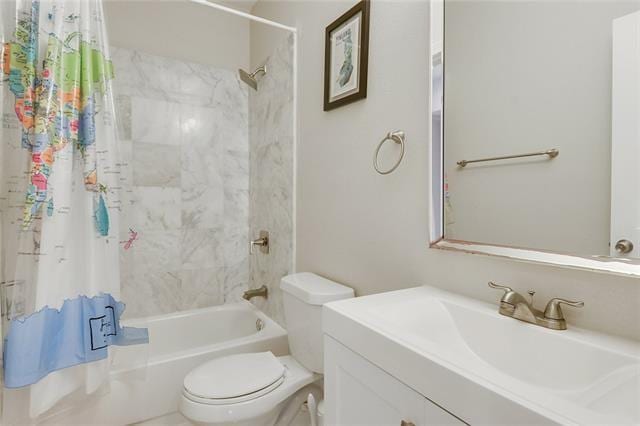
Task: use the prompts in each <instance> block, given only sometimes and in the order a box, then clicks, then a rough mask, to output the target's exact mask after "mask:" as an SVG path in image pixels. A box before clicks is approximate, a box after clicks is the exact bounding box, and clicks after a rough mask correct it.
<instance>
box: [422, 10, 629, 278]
mask: <svg viewBox="0 0 640 426" xmlns="http://www.w3.org/2000/svg"><path fill="white" fill-rule="evenodd" d="M445 1H446V0H434V1H432V2H431V6H430V13H429V19H430V22H429V28H431V29H432V30H431V31H432V33H431V36H433V28H442V33H441V36H442V39H441V40H436V41H435V42H434V41H433V38H432V37H431V38H430V46H431V51H430V52H429V121H430V129H431V131H430V134H429V153H430V162H429V176H430V182H429V201H430V206H431V212H430V213H431V214H430V224H429V231H430V236H429V237H430V238H429V247H430V248H432V249H438V250H448V251H456V252H463V253H470V254H480V255H486V256H493V257H499V258H505V259H512V260H515V261H520V262H526V263H533V264H542V265H550V266H557V267H563V268H571V269H578V270H586V271H592V272H600V273H607V274H614V275H620V276H625V277H635V278H640V259H628V258H615V257H609V256H599V255H594V256H578V255H572V254H569V253H560V252H555V251H550V250H537V249H532V248H524V247H513V246H504V245H496V244H487V243H479V242H472V241H462V240H453V239H447V238H445V229H444V205H445V204H444V197H445V188H444V141H445V139H444V120H445V116H444V94H443V98H442V115H441V116H440V117H441V118H440V123H441V131H440V146H439V147H438V148H439V149H437V150H436V149H435V148H436V146H435V143H436V142H435V141H434V137H433V129H434V120H433V116H434V114H433V113H434V110H433V102H434V100H433V93H434V91H433V88H434V78H433V69H434V66H436V65H438V64H439V63H442V89H443V93H444V81H445V73H444V69H445V65H446V62H445V60H444V59H445V48H444V47H445V42H446V40H444V25H445V22H444V2H445ZM437 8H441V9H440V10H438V9H437ZM439 18H440V19H442V22H440V23H439V24H436V25H434V23H436V19H439Z"/></svg>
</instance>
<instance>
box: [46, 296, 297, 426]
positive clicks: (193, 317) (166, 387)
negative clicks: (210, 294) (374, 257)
mask: <svg viewBox="0 0 640 426" xmlns="http://www.w3.org/2000/svg"><path fill="white" fill-rule="evenodd" d="M257 322H262V325H263V328H262V329H261V330H258V329H257V326H256V323H257ZM123 325H127V326H134V327H136V326H139V327H144V326H146V327H148V328H149V345H148V347H147V346H146V345H144V346H129V347H114V348H113V352H112V353H113V369H112V372H111V389H110V391H109V392H108V393H107V394H105V395H102V396H100V397H97V398H94V399H92V400H91V401H89V402H87V403H84V404H82V406H81V407H77V408H74V409H72V410H71V411H70V412H67V413H61V414H57V415H55V416H52V417H51V418H49V419H47V423H55V424H65V425H70V424H82V425H107V424H108V425H124V424H130V423H135V422H140V421H143V420H147V419H151V418H153V417H158V416H162V415H165V414H169V413H172V412H175V411H177V409H178V400H179V397H180V394H181V392H182V381H183V379H184V376H185V375H186V374H187V373H188V372H189V371H190V370H191V369H192V368H194V367H196V366H198V365H200V364H202V363H203V362H205V361H207V360H210V359H213V358H216V357H219V356H222V355H228V354H234V353H242V352H260V351H271V352H273V353H274V354H275V355H276V356H280V355H286V354H288V352H289V347H288V342H287V333H286V331H285V330H284V329H283V328H282V327H280V326H279V325H278V324H277V323H275V322H274V321H273V320H272V319H270V318H269V317H267V316H266V315H265V314H263V313H262V312H261V311H259V310H258V309H256V308H255V307H254V306H253V305H252V304H250V303H248V302H240V303H235V304H229V305H222V306H215V307H212V308H205V309H197V310H192V311H183V312H178V313H174V314H169V315H161V316H155V317H149V318H143V319H137V320H128V321H123ZM141 360H142V361H146V362H144V364H146V366H144V365H142V366H140V367H137V368H136V367H135V366H134V363H136V362H139V361H141Z"/></svg>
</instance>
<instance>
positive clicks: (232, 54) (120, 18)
mask: <svg viewBox="0 0 640 426" xmlns="http://www.w3.org/2000/svg"><path fill="white" fill-rule="evenodd" d="M246 3H247V2H239V3H238V4H237V5H236V6H237V7H238V8H240V9H242V8H243V6H246ZM104 12H105V15H106V22H107V30H108V33H109V40H110V43H111V44H112V45H114V46H118V47H126V48H128V49H134V50H141V51H143V52H147V53H151V54H154V55H159V56H166V57H172V58H175V59H182V60H184V61H187V62H196V63H203V64H208V65H213V66H215V67H219V68H227V69H231V70H236V69H238V68H245V69H246V68H248V67H249V20H248V19H246V18H241V17H238V16H235V15H232V14H230V13H227V12H222V11H219V10H216V9H213V8H210V7H206V6H202V5H198V4H194V3H190V2H189V1H187V0H105V3H104Z"/></svg>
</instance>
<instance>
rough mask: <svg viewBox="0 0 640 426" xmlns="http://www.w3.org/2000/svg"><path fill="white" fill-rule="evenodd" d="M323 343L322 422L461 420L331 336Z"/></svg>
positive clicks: (398, 424)
mask: <svg viewBox="0 0 640 426" xmlns="http://www.w3.org/2000/svg"><path fill="white" fill-rule="evenodd" d="M324 344H325V367H324V368H325V401H326V402H325V404H326V413H325V419H326V420H325V425H329V426H356V425H367V426H378V425H380V426H383V425H384V426H413V425H415V426H426V425H460V424H464V423H463V422H462V421H461V420H459V419H458V418H457V417H454V416H453V415H451V414H450V413H449V412H447V411H445V410H443V409H442V408H440V407H439V406H437V405H436V404H434V403H433V402H431V401H430V400H429V399H427V398H425V397H424V396H422V395H421V394H419V393H418V392H416V391H414V390H413V389H411V388H410V387H408V386H407V385H405V384H404V383H402V382H400V381H398V380H397V379H395V378H394V377H392V376H391V375H389V374H388V373H386V372H385V371H384V370H382V369H380V368H378V367H376V366H375V365H373V364H372V363H370V362H369V361H367V360H366V359H365V358H363V357H361V356H360V355H358V354H356V353H354V352H352V351H351V350H350V349H348V348H347V347H345V346H343V345H342V344H341V343H339V342H338V341H336V340H334V339H333V338H331V337H329V336H327V335H325V337H324Z"/></svg>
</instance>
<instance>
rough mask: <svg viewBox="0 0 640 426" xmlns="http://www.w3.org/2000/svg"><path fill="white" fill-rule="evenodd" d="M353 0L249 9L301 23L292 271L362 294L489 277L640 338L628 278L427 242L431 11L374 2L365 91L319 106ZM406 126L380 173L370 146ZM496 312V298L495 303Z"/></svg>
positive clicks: (636, 287)
mask: <svg viewBox="0 0 640 426" xmlns="http://www.w3.org/2000/svg"><path fill="white" fill-rule="evenodd" d="M353 3H354V2H352V1H348V2H344V1H335V2H320V1H287V2H282V1H265V0H261V1H259V2H258V3H257V4H256V6H255V7H254V8H253V12H254V14H257V15H259V16H263V17H265V18H269V19H273V20H276V21H279V22H282V23H284V24H287V25H292V26H296V27H297V28H298V29H299V31H300V34H299V46H298V55H299V81H300V85H299V126H300V133H299V139H298V205H297V260H298V269H299V270H301V271H313V272H316V273H319V274H322V275H324V276H327V277H329V278H333V279H335V280H337V281H340V282H343V283H346V284H348V285H350V286H353V287H354V288H355V289H356V291H357V294H358V295H365V294H371V293H377V292H382V291H387V290H394V289H399V288H405V287H412V286H416V285H421V284H431V285H435V286H438V287H442V288H445V289H449V290H451V291H455V292H458V293H462V294H466V295H468V296H471V297H475V298H478V299H482V300H485V301H491V302H497V300H498V299H499V296H500V294H499V293H498V292H496V291H494V290H490V289H489V288H487V281H488V280H496V281H497V282H500V283H506V284H510V285H512V286H513V287H514V288H515V289H517V290H521V291H525V290H527V289H529V288H532V289H535V290H537V291H538V294H537V295H536V299H537V300H538V303H539V304H540V303H543V302H544V301H546V299H548V298H550V297H553V296H562V297H568V298H574V299H582V300H584V301H585V304H586V306H585V308H584V309H582V310H571V309H567V310H566V314H567V317H568V319H569V321H570V323H571V324H577V325H580V326H583V327H587V328H592V329H597V330H603V331H608V332H611V333H615V334H619V335H623V336H627V337H632V338H635V339H640V282H639V280H636V279H631V278H622V277H615V276H611V275H605V274H597V273H590V272H586V271H575V270H570V269H564V268H552V267H547V266H539V265H529V264H524V263H519V262H514V261H508V260H503V259H497V258H490V257H485V256H480V255H469V254H463V253H452V252H445V251H440V250H434V249H428V248H427V241H428V224H429V220H428V215H429V205H428V199H427V194H428V182H429V179H428V177H429V172H428V170H427V169H428V165H429V150H428V144H427V141H428V136H429V133H430V129H429V120H428V116H429V110H428V106H429V105H428V90H429V89H428V88H429V75H428V52H429V44H430V41H429V24H428V23H429V12H428V10H429V7H428V4H427V3H426V2H418V1H374V2H373V4H372V7H371V39H370V58H369V87H368V93H369V95H368V98H367V99H365V100H363V101H359V102H357V103H354V104H351V105H348V106H345V107H342V108H339V109H336V110H333V111H330V112H323V111H322V96H323V88H322V87H323V60H324V58H323V57H324V29H325V27H326V26H327V25H328V24H329V23H331V22H332V21H333V20H334V19H335V18H336V17H338V16H339V15H340V14H342V13H343V12H344V11H346V10H348V9H349V8H350V7H351V6H352V5H353ZM394 129H403V130H405V131H406V132H407V143H408V147H407V154H406V157H405V160H404V162H403V164H402V165H401V166H400V168H399V169H398V170H397V171H396V172H395V173H393V174H391V175H388V176H380V175H378V174H376V173H375V172H374V171H373V167H372V164H371V161H372V154H373V150H374V148H375V146H376V144H377V143H378V141H379V140H380V138H381V137H382V136H383V135H384V134H385V133H386V132H388V131H389V130H394ZM496 309H497V303H496Z"/></svg>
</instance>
